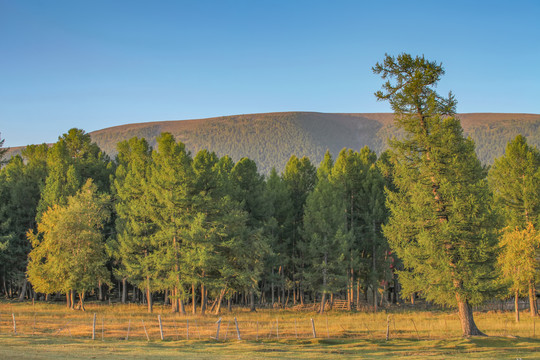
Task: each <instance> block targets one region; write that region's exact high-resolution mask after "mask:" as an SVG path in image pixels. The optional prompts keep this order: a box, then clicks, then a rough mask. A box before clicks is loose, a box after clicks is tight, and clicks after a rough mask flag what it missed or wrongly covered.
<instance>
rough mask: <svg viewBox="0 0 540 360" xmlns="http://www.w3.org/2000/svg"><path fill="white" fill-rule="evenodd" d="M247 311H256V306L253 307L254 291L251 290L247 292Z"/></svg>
mask: <svg viewBox="0 0 540 360" xmlns="http://www.w3.org/2000/svg"><path fill="white" fill-rule="evenodd" d="M249 304H250V306H249V311H257V308H256V307H255V291H254V290H251V291H250V292H249Z"/></svg>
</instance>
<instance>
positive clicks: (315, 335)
mask: <svg viewBox="0 0 540 360" xmlns="http://www.w3.org/2000/svg"><path fill="white" fill-rule="evenodd" d="M311 329H312V330H313V337H314V338H316V337H317V333H316V332H315V322H314V321H313V318H311Z"/></svg>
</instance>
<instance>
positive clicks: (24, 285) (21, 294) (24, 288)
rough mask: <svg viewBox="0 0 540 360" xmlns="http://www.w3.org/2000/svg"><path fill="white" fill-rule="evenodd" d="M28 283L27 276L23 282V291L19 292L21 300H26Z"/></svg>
mask: <svg viewBox="0 0 540 360" xmlns="http://www.w3.org/2000/svg"><path fill="white" fill-rule="evenodd" d="M27 284H28V280H26V278H25V279H24V282H23V284H22V288H21V293H20V294H19V301H23V300H24V295H25V294H26V285H27Z"/></svg>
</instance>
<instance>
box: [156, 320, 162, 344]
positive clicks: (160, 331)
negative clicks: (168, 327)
mask: <svg viewBox="0 0 540 360" xmlns="http://www.w3.org/2000/svg"><path fill="white" fill-rule="evenodd" d="M157 318H158V321H159V334H160V335H161V340H163V325H162V324H161V315H158V316H157Z"/></svg>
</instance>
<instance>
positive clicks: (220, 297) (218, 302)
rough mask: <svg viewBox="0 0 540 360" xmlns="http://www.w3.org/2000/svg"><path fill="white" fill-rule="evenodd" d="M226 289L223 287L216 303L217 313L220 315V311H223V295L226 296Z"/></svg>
mask: <svg viewBox="0 0 540 360" xmlns="http://www.w3.org/2000/svg"><path fill="white" fill-rule="evenodd" d="M225 291H226V289H223V290H221V291H220V293H219V297H218V300H217V304H216V315H219V312H220V311H221V302H222V301H223V296H225Z"/></svg>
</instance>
